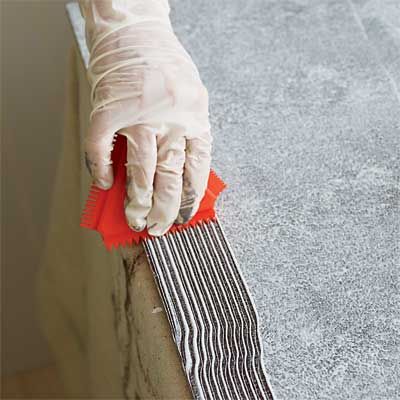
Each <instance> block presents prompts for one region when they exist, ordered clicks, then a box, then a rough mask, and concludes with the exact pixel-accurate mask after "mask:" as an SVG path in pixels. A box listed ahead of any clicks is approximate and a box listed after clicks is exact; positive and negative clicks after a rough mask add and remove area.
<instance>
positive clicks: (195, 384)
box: [143, 220, 273, 400]
mask: <svg viewBox="0 0 400 400" xmlns="http://www.w3.org/2000/svg"><path fill="white" fill-rule="evenodd" d="M143 244H144V247H145V250H146V254H147V257H148V259H149V264H150V266H151V268H152V271H153V274H154V277H155V280H156V283H157V287H158V290H159V293H160V296H161V298H162V300H163V303H164V307H165V310H166V314H167V317H168V320H169V323H170V326H171V330H172V334H173V337H174V341H175V343H176V345H177V348H178V351H179V354H180V357H181V360H182V364H183V367H184V371H185V373H186V376H187V379H188V382H189V384H190V387H191V390H192V394H193V397H194V398H195V399H232V400H261V399H264V400H273V395H272V391H271V389H270V386H269V384H268V382H267V378H266V373H265V371H264V368H263V365H262V354H263V351H262V346H261V341H260V335H259V330H258V317H257V313H256V310H255V307H254V303H253V301H252V300H251V297H250V294H249V292H248V289H247V287H246V285H245V283H244V280H243V277H242V275H241V273H240V270H239V268H238V266H237V264H236V261H235V259H234V256H233V254H232V251H231V249H230V247H229V244H228V243H227V241H226V238H225V235H224V234H223V231H222V228H221V226H220V225H219V223H218V221H217V220H214V221H210V222H208V223H203V224H200V225H196V226H194V227H189V228H187V229H185V230H182V231H177V232H175V233H168V234H166V235H164V236H161V237H159V238H153V239H146V240H144V242H143Z"/></svg>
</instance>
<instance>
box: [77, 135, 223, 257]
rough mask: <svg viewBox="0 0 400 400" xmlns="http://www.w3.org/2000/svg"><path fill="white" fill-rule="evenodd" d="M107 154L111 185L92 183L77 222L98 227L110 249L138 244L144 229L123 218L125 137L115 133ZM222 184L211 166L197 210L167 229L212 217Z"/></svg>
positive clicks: (144, 232) (207, 219)
mask: <svg viewBox="0 0 400 400" xmlns="http://www.w3.org/2000/svg"><path fill="white" fill-rule="evenodd" d="M111 158H112V162H113V170H114V183H113V186H112V187H111V189H109V190H103V189H100V188H98V187H97V186H95V185H92V187H91V189H90V192H89V196H88V199H87V201H86V205H85V208H84V210H83V212H82V216H81V223H80V225H81V226H82V227H84V228H88V229H92V230H95V231H98V232H99V233H100V234H101V236H102V238H103V242H104V244H105V246H106V248H107V249H108V250H111V249H112V247H113V246H114V247H115V248H117V247H118V246H125V245H127V244H131V243H137V244H138V243H140V241H141V240H142V239H145V238H151V235H149V233H148V232H147V229H145V230H144V231H142V232H135V231H133V230H132V229H130V228H129V226H128V224H127V222H126V219H125V213H124V200H125V196H126V189H125V182H126V167H125V164H126V138H125V137H124V136H122V135H118V136H117V140H116V142H115V146H114V149H113V152H112V155H111ZM225 187H226V185H225V183H224V182H223V181H222V180H221V179H220V178H219V177H218V176H217V175H216V173H215V172H214V171H212V170H211V171H210V176H209V178H208V186H207V190H206V193H205V195H204V197H203V199H202V201H201V203H200V206H199V210H198V211H197V213H196V214H195V215H194V217H193V218H192V219H191V220H190V221H189V222H188V223H187V224H185V225H176V224H174V225H173V226H172V227H171V228H170V230H169V231H168V232H175V231H177V230H181V229H185V228H187V227H189V226H194V225H196V224H199V223H203V222H207V221H209V220H212V219H214V218H215V210H214V205H215V201H216V199H217V197H218V196H219V194H220V193H221V192H222V190H224V188H225Z"/></svg>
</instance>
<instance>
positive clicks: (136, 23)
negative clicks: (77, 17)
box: [80, 0, 212, 236]
mask: <svg viewBox="0 0 400 400" xmlns="http://www.w3.org/2000/svg"><path fill="white" fill-rule="evenodd" d="M80 4H81V10H82V14H83V15H84V17H85V19H86V40H87V42H88V47H89V50H90V64H89V68H88V77H89V82H90V84H91V87H92V98H91V100H92V113H91V116H90V127H89V131H88V133H87V135H86V139H85V150H86V159H87V165H88V168H89V171H90V172H91V174H92V177H93V179H94V182H95V184H96V185H98V186H99V187H102V188H104V189H108V188H110V187H111V185H112V183H113V173H112V166H111V159H110V155H111V151H112V147H113V140H114V135H115V134H116V133H118V134H121V135H124V136H126V138H127V143H128V154H127V164H126V167H127V177H128V178H127V199H126V202H125V215H126V218H127V221H128V224H129V226H130V227H131V228H132V229H133V230H136V231H141V230H143V229H144V228H145V227H146V225H147V227H148V229H149V233H150V234H152V235H155V236H159V235H162V234H164V233H165V232H166V231H167V230H168V229H169V228H170V226H171V225H172V224H173V223H174V221H176V222H178V223H186V222H187V221H188V220H189V219H190V218H191V217H192V216H193V215H194V214H195V213H196V211H197V209H198V206H199V203H200V200H201V199H202V197H203V195H204V193H205V189H206V186H207V180H208V175H209V171H210V153H211V141H212V139H211V135H210V124H209V118H208V94H207V90H206V89H205V87H204V85H203V84H202V82H201V79H200V77H199V73H198V70H197V68H196V67H195V65H194V63H193V61H192V59H191V58H190V56H189V55H188V53H187V52H186V51H185V50H184V48H183V47H182V45H181V44H180V42H179V41H178V39H177V38H176V36H175V34H174V33H173V30H172V27H171V24H170V20H169V10H170V9H169V5H168V1H167V0H80Z"/></svg>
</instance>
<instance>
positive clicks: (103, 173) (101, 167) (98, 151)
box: [84, 135, 114, 190]
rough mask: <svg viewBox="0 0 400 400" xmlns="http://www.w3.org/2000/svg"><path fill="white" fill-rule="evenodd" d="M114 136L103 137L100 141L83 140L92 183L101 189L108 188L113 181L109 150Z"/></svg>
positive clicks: (110, 150)
mask: <svg viewBox="0 0 400 400" xmlns="http://www.w3.org/2000/svg"><path fill="white" fill-rule="evenodd" d="M113 141H114V136H113V135H111V136H110V137H105V138H103V139H102V140H101V141H90V140H88V139H86V140H85V146H84V147H85V163H86V167H87V169H88V171H89V173H90V175H91V176H92V179H93V183H94V184H95V185H96V186H98V187H99V188H101V189H104V190H107V189H110V188H111V186H112V184H113V181H114V175H113V169H112V162H111V152H112V147H113Z"/></svg>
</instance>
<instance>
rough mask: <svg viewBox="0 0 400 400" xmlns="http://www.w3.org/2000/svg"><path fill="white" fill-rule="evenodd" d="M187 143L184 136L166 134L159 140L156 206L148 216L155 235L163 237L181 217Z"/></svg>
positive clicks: (151, 232) (155, 193)
mask: <svg viewBox="0 0 400 400" xmlns="http://www.w3.org/2000/svg"><path fill="white" fill-rule="evenodd" d="M185 143H186V140H185V138H184V137H183V136H182V135H174V134H166V135H164V136H161V137H158V139H157V145H158V155H157V167H156V174H155V177H154V194H153V206H152V208H151V210H150V213H149V215H148V217H147V227H148V230H149V233H150V234H151V235H153V236H161V235H163V234H164V233H165V232H167V231H168V229H169V228H170V227H171V225H172V224H173V223H174V221H175V219H176V217H177V215H178V211H179V205H180V202H181V195H182V174H183V164H184V161H185Z"/></svg>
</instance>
